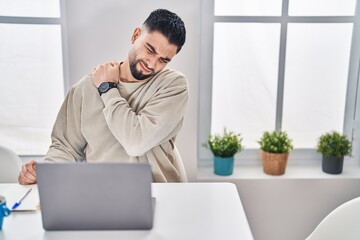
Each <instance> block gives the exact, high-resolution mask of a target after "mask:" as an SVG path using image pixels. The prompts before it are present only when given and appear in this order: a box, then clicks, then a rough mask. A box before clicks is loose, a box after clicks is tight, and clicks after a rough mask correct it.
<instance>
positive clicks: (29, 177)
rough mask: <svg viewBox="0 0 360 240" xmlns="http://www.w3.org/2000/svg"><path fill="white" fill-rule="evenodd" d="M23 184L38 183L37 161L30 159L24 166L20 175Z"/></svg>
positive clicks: (20, 181) (19, 179)
mask: <svg viewBox="0 0 360 240" xmlns="http://www.w3.org/2000/svg"><path fill="white" fill-rule="evenodd" d="M18 181H19V183H20V184H21V185H27V184H33V183H36V161H35V160H30V161H29V162H27V163H25V164H24V165H23V166H22V169H21V172H20V174H19V177H18Z"/></svg>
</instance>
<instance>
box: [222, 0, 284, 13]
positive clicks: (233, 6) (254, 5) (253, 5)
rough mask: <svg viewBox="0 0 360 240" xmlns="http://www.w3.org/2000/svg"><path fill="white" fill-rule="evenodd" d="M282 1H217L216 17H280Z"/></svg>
mask: <svg viewBox="0 0 360 240" xmlns="http://www.w3.org/2000/svg"><path fill="white" fill-rule="evenodd" d="M281 2H282V0H215V15H220V16H280V15H281Z"/></svg>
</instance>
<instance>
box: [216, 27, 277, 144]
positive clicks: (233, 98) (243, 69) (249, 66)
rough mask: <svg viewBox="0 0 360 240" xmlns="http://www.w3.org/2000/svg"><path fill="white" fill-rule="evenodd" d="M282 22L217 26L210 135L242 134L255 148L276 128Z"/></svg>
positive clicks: (247, 142) (245, 142) (245, 140)
mask: <svg viewBox="0 0 360 240" xmlns="http://www.w3.org/2000/svg"><path fill="white" fill-rule="evenodd" d="M279 41H280V24H276V23H275V24H261V23H216V24H215V29H214V64H213V66H214V70H213V85H212V89H213V90H212V91H213V93H212V117H211V120H212V122H211V132H212V133H219V132H222V129H223V127H227V128H228V129H229V130H234V131H237V132H241V133H242V135H243V137H244V144H245V146H246V147H247V148H254V147H255V148H257V147H258V144H257V142H256V141H257V140H258V139H259V138H260V135H261V134H262V132H263V131H264V130H273V129H274V127H275V109H276V92H277V73H278V57H279Z"/></svg>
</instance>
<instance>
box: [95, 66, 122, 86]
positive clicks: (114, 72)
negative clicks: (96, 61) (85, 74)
mask: <svg viewBox="0 0 360 240" xmlns="http://www.w3.org/2000/svg"><path fill="white" fill-rule="evenodd" d="M91 76H92V79H93V83H94V85H95V87H96V88H98V87H99V86H100V84H101V83H103V82H113V83H116V84H117V83H119V78H120V64H119V63H118V62H116V61H111V62H107V63H104V64H100V65H98V66H97V67H96V68H94V69H93V71H92V73H91Z"/></svg>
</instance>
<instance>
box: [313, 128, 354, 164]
mask: <svg viewBox="0 0 360 240" xmlns="http://www.w3.org/2000/svg"><path fill="white" fill-rule="evenodd" d="M351 149H352V145H351V142H350V141H349V140H348V139H347V138H346V135H344V134H340V133H338V132H336V131H332V132H329V133H325V134H323V135H321V136H320V139H319V141H318V144H317V151H318V152H320V153H322V154H323V155H324V156H325V157H337V158H340V157H342V156H347V155H348V156H350V153H351Z"/></svg>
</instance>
